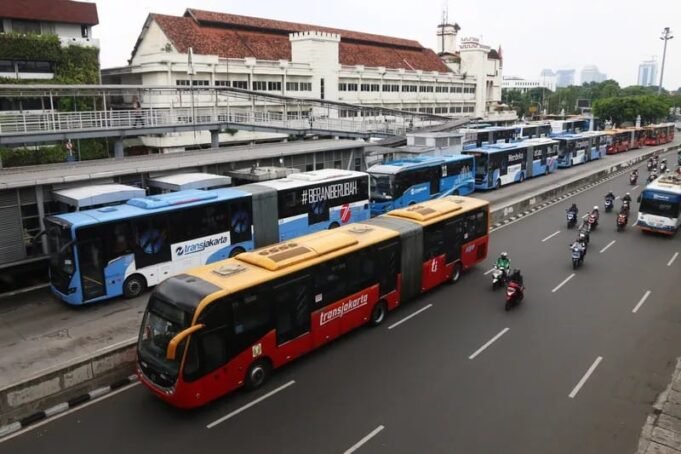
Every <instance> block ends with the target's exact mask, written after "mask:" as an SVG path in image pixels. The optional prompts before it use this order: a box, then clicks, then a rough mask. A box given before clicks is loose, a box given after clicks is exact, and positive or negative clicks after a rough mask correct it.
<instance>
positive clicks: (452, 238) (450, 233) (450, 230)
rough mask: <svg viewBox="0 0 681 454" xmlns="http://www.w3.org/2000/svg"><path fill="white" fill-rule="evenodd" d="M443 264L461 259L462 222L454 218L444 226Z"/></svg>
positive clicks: (462, 241)
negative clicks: (444, 250)
mask: <svg viewBox="0 0 681 454" xmlns="http://www.w3.org/2000/svg"><path fill="white" fill-rule="evenodd" d="M445 241H446V244H445V249H446V251H447V256H446V257H445V262H447V263H452V262H454V261H456V260H459V259H460V258H461V245H462V244H463V243H464V220H463V219H460V218H456V219H454V220H453V221H450V222H448V223H447V224H446V225H445Z"/></svg>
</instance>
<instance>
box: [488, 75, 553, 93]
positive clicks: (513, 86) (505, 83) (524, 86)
mask: <svg viewBox="0 0 681 454" xmlns="http://www.w3.org/2000/svg"><path fill="white" fill-rule="evenodd" d="M533 88H546V89H548V90H551V91H555V90H556V79H555V78H553V77H546V78H540V79H535V80H531V79H523V78H522V77H517V76H504V78H503V79H502V81H501V89H502V90H516V91H520V92H521V93H525V92H527V91H528V90H531V89H533Z"/></svg>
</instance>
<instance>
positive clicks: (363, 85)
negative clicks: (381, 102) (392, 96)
mask: <svg viewBox="0 0 681 454" xmlns="http://www.w3.org/2000/svg"><path fill="white" fill-rule="evenodd" d="M359 89H360V91H369V90H371V88H370V87H369V84H362V85H360V87H359Z"/></svg>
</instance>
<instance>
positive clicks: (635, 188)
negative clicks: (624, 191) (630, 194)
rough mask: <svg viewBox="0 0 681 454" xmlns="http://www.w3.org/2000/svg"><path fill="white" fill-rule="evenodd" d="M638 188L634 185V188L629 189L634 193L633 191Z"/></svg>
mask: <svg viewBox="0 0 681 454" xmlns="http://www.w3.org/2000/svg"><path fill="white" fill-rule="evenodd" d="M638 187H639V185H636V186H634V187H633V188H631V190H632V191H635V190H637V189H638Z"/></svg>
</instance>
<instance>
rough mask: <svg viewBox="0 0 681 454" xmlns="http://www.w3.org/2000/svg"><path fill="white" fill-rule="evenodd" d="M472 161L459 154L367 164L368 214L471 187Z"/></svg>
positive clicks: (467, 192) (472, 184)
mask: <svg viewBox="0 0 681 454" xmlns="http://www.w3.org/2000/svg"><path fill="white" fill-rule="evenodd" d="M474 165H475V164H474V160H473V158H472V157H471V156H465V155H461V154H457V155H448V156H422V157H418V158H410V159H401V160H395V161H389V162H386V163H385V164H377V165H374V166H371V167H370V168H369V170H368V172H369V175H370V177H371V215H372V216H378V215H379V214H383V213H385V212H387V211H390V210H394V209H397V208H403V207H405V206H408V205H412V204H414V203H419V202H423V201H424V200H429V199H434V198H439V197H445V196H448V195H468V194H470V193H471V192H473V191H474V190H475V177H474V172H475V169H474Z"/></svg>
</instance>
